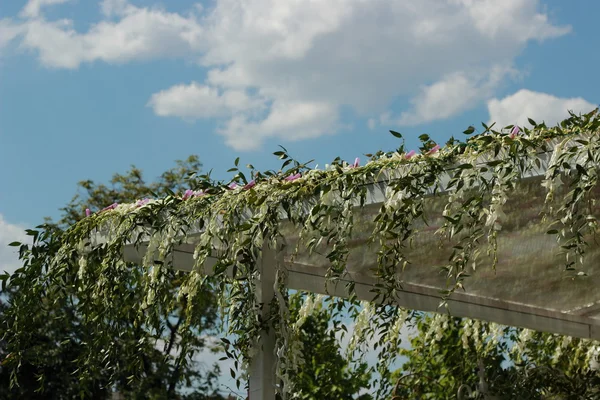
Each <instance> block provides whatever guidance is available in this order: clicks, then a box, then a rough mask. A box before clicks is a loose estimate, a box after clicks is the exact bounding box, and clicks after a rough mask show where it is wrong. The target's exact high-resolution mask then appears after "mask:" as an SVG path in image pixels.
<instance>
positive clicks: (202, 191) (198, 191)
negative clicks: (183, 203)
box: [193, 190, 206, 197]
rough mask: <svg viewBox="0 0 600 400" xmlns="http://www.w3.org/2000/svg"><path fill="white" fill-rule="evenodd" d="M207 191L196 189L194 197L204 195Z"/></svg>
mask: <svg viewBox="0 0 600 400" xmlns="http://www.w3.org/2000/svg"><path fill="white" fill-rule="evenodd" d="M205 194H206V193H204V190H196V191H194V193H193V196H194V197H200V196H204V195H205Z"/></svg>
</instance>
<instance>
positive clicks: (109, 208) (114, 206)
mask: <svg viewBox="0 0 600 400" xmlns="http://www.w3.org/2000/svg"><path fill="white" fill-rule="evenodd" d="M118 206H119V203H112V204H111V205H110V206H108V207H104V208H103V209H102V210H100V212H102V211H108V210H114V209H115V208H117V207H118Z"/></svg>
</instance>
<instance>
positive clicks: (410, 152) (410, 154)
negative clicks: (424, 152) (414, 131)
mask: <svg viewBox="0 0 600 400" xmlns="http://www.w3.org/2000/svg"><path fill="white" fill-rule="evenodd" d="M415 154H417V153H416V152H415V151H414V150H411V151H409V152H408V153H406V154H405V155H404V158H406V159H407V160H410V159H411V158H413V157H414V156H415Z"/></svg>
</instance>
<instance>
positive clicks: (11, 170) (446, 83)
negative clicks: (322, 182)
mask: <svg viewBox="0 0 600 400" xmlns="http://www.w3.org/2000/svg"><path fill="white" fill-rule="evenodd" d="M599 13H600V2H598V1H595V0H573V1H569V2H566V1H564V0H501V1H499V0H420V1H412V0H395V1H392V0H368V1H367V0H310V1H309V0H305V1H299V0H212V1H202V2H198V1H192V0H178V1H166V0H163V1H156V0H131V1H127V0H104V1H98V2H95V1H90V0H85V1H84V0H29V1H20V0H0V270H8V271H12V270H14V269H15V268H16V266H17V265H18V264H17V260H16V256H15V254H14V248H8V247H7V246H6V245H7V244H8V243H10V242H12V241H15V240H22V239H23V237H24V236H23V229H25V228H27V227H33V226H35V225H38V224H39V223H41V222H42V221H43V218H44V217H46V216H49V217H53V218H55V219H56V218H57V217H58V216H59V208H60V207H62V206H64V205H65V204H66V203H67V202H68V201H69V200H70V199H71V198H72V197H73V195H74V194H75V193H76V190H77V187H76V185H77V182H78V181H81V180H85V179H92V180H94V181H96V182H98V183H106V182H107V181H108V180H109V179H110V177H111V175H112V174H114V173H115V172H125V171H126V170H127V169H128V168H129V167H130V166H131V165H136V166H137V167H139V168H141V169H142V170H143V171H144V172H145V175H146V176H147V178H150V179H151V178H154V177H157V176H159V175H160V174H161V173H162V172H163V171H165V170H166V169H168V168H170V167H171V166H173V165H174V162H175V160H177V159H184V158H186V157H187V156H189V155H191V154H196V155H198V156H199V157H200V159H201V161H202V163H203V164H204V168H205V170H210V169H212V170H213V171H214V175H215V176H216V177H217V178H222V179H224V178H226V177H227V176H228V174H227V173H226V170H227V169H228V168H230V167H231V166H232V164H233V160H234V159H235V158H236V157H238V156H239V157H241V163H242V164H245V163H251V164H253V165H255V166H256V167H258V168H260V169H270V168H277V167H278V166H279V161H278V160H277V158H276V157H274V156H273V155H272V152H274V151H277V150H278V145H283V146H285V147H286V148H287V149H288V150H289V152H290V154H291V155H292V156H294V157H295V158H297V159H299V160H301V161H307V160H311V159H314V160H315V163H318V164H320V165H323V164H324V163H326V162H328V161H330V160H332V159H334V158H335V157H337V156H340V157H342V159H346V160H354V158H355V157H362V159H363V160H364V159H365V158H366V157H365V156H364V154H365V153H373V152H376V151H377V150H380V149H381V150H391V149H394V148H396V147H397V146H398V145H399V142H398V139H396V138H394V137H393V136H391V135H390V134H389V132H388V131H389V130H390V129H393V130H396V131H399V132H402V133H403V135H404V137H405V139H406V145H407V147H408V148H409V149H410V148H417V147H418V139H417V138H418V136H419V135H420V134H422V133H427V134H429V135H430V136H431V137H432V138H433V139H435V140H437V141H439V142H440V143H443V142H445V141H446V140H447V139H448V138H449V137H450V136H456V137H461V135H462V133H461V132H462V131H463V130H464V129H466V128H467V127H468V126H469V125H476V126H481V125H480V124H481V122H486V123H489V122H492V121H495V122H497V126H505V125H509V124H520V125H526V124H527V117H531V118H533V119H534V120H536V121H538V122H541V121H545V122H546V123H547V124H553V123H556V122H558V121H560V120H561V119H563V118H564V117H566V116H567V115H568V114H567V111H568V110H572V111H574V112H588V111H591V110H592V109H594V108H596V107H597V106H598V103H600V83H599V81H598V79H596V77H597V71H598V70H599V67H600V52H598V51H597V50H596V48H597V43H596V40H597V39H594V38H598V37H599V36H600V33H599V32H598V28H597V21H596V16H597V15H598V14H599Z"/></svg>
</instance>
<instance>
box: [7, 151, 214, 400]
mask: <svg viewBox="0 0 600 400" xmlns="http://www.w3.org/2000/svg"><path fill="white" fill-rule="evenodd" d="M200 167H201V164H200V163H199V161H198V159H197V157H195V156H192V157H189V158H188V159H187V160H185V161H178V162H177V166H176V167H175V168H173V169H171V170H169V171H167V172H165V173H164V174H163V175H162V176H161V177H160V179H159V180H157V181H156V182H154V183H150V184H147V183H146V182H145V181H144V179H143V176H142V173H141V171H140V170H139V169H137V168H135V167H132V168H131V170H130V171H129V172H128V173H126V174H115V175H114V176H113V178H112V180H111V184H112V185H111V186H110V187H108V186H105V185H102V184H100V185H98V184H95V183H94V182H92V181H83V182H80V183H79V186H80V187H81V188H82V189H84V190H85V194H84V195H83V196H82V195H77V196H75V197H74V198H73V200H72V201H71V202H70V203H69V204H68V205H67V206H66V207H65V208H63V209H62V218H61V220H60V221H59V223H58V224H53V223H49V224H47V225H45V226H43V227H38V230H30V231H28V233H29V235H30V236H32V238H33V239H34V241H35V245H34V246H31V247H30V246H26V245H23V246H21V248H20V251H21V258H22V260H23V261H24V263H25V265H24V268H21V269H20V270H18V271H17V272H16V274H15V276H14V277H13V279H12V280H11V282H10V284H9V286H8V288H7V290H6V291H4V292H3V293H4V296H5V299H6V300H5V301H4V302H3V303H2V310H0V312H1V314H0V315H1V318H2V324H3V326H5V327H11V326H12V327H18V326H19V325H18V324H19V321H18V314H17V313H16V312H15V310H16V309H17V308H18V307H26V308H27V309H28V314H29V317H28V319H27V325H26V328H25V327H24V328H23V329H26V331H25V333H26V334H25V335H22V336H21V337H20V340H19V341H18V342H17V341H12V340H8V341H6V340H5V341H4V342H3V346H2V350H1V351H2V353H3V355H2V356H0V359H1V360H5V358H6V356H9V355H10V357H8V358H7V359H6V360H5V361H4V362H3V367H2V370H1V372H0V377H1V379H2V383H1V384H2V388H3V389H2V390H0V392H2V393H7V394H8V393H10V396H11V398H32V399H33V398H49V397H50V398H56V399H59V398H64V399H72V398H76V397H78V396H79V395H80V393H86V397H89V398H98V399H102V398H107V396H109V393H110V392H111V391H112V390H111V389H112V388H113V387H114V388H115V389H116V390H117V391H119V392H120V393H122V394H123V395H126V396H127V398H138V397H140V396H141V398H153V399H160V398H173V397H174V396H175V394H176V393H178V392H180V390H181V389H182V388H185V387H188V389H187V390H186V391H185V392H187V393H188V394H187V395H188V396H190V395H191V394H192V392H193V393H197V394H198V395H199V396H210V395H213V394H215V395H216V387H215V384H216V379H217V377H218V375H219V370H218V368H217V369H214V367H212V368H213V369H212V370H211V369H210V368H208V369H207V368H205V367H204V368H202V366H201V365H197V363H196V362H194V361H192V360H191V357H192V355H193V354H194V353H197V352H198V351H200V350H202V349H203V348H204V347H205V346H206V343H205V342H204V340H203V339H202V337H203V335H205V334H206V332H210V331H211V330H212V329H213V328H214V327H215V322H216V317H217V315H216V304H215V301H214V296H213V295H212V294H211V293H210V292H207V291H205V292H202V293H201V295H200V296H198V298H197V304H198V308H199V310H200V313H201V315H202V316H201V317H200V318H197V319H195V321H194V323H193V325H192V326H193V329H194V331H195V332H196V333H197V334H198V335H197V336H195V338H190V339H189V340H188V342H186V343H185V345H186V346H187V348H188V351H187V353H179V354H180V355H179V356H176V355H173V354H176V350H177V349H178V347H179V346H180V345H181V343H180V342H179V331H180V329H181V328H180V327H181V326H182V324H183V323H184V321H185V320H186V318H187V316H186V314H185V307H184V306H185V300H184V299H182V301H181V302H180V304H178V305H176V306H175V307H174V308H173V309H172V310H169V311H165V312H162V314H161V326H160V328H159V329H158V330H150V329H148V327H146V326H144V325H143V324H142V323H140V321H139V319H138V318H137V317H136V316H135V315H133V314H131V313H130V312H129V310H130V309H132V308H133V306H132V304H136V303H139V302H141V301H142V298H141V295H142V294H141V293H140V292H139V291H138V290H136V286H137V282H138V281H139V279H140V274H142V273H143V272H142V270H141V269H140V268H136V267H134V266H127V270H126V273H123V274H121V275H119V277H118V279H115V280H114V281H113V282H112V284H113V285H114V288H115V289H116V290H118V291H119V293H120V299H119V302H118V304H115V306H118V307H120V309H121V310H122V313H120V314H119V315H118V316H116V317H115V318H112V319H109V318H106V319H101V320H99V321H94V323H92V321H90V320H89V319H88V316H87V315H86V314H85V313H84V312H83V311H84V310H83V309H82V308H80V307H79V293H77V291H76V290H73V289H74V288H73V287H71V286H70V285H62V286H54V287H53V286H52V284H53V282H51V281H50V282H47V284H45V285H44V286H43V287H39V288H38V290H36V291H34V292H30V291H28V290H27V286H28V285H27V282H28V281H30V280H31V281H38V280H43V279H44V278H45V277H46V276H47V269H48V268H51V264H52V262H51V260H50V256H51V255H52V254H54V253H55V252H56V251H57V250H58V248H59V247H60V246H61V244H62V240H63V238H64V234H65V233H64V229H65V228H68V226H70V225H72V224H74V223H77V221H78V220H80V219H81V218H82V216H84V215H85V209H86V208H87V207H99V206H100V205H103V204H106V203H107V202H108V203H113V202H115V201H117V202H128V201H135V200H136V199H139V198H140V197H144V196H148V195H153V194H159V195H164V194H165V193H167V192H169V191H171V190H180V188H181V187H182V185H184V184H185V183H184V182H187V178H188V175H190V174H193V173H197V172H198V171H199V170H200ZM167 274H168V277H169V282H170V283H171V286H170V287H169V288H168V289H167V290H168V291H170V292H175V291H176V290H177V287H178V285H179V282H180V279H181V274H180V273H176V272H173V271H169V272H168V273H167ZM55 290H56V291H58V292H55ZM104 330H108V331H109V332H111V333H112V334H111V336H110V337H103V338H102V337H99V336H98V335H97V332H98V331H104ZM100 339H103V340H104V342H102V341H101V340H100ZM89 343H94V344H95V346H99V347H102V348H104V347H111V348H112V350H113V351H112V352H110V353H107V352H105V351H104V349H102V350H100V353H99V355H100V356H102V357H103V363H102V367H100V368H93V369H92V368H87V370H86V371H82V370H81V369H80V368H79V366H78V363H80V362H83V360H85V358H86V356H87V355H86V353H87V348H88V344H89ZM15 354H18V355H19V358H20V360H19V361H20V363H21V365H19V366H18V369H17V370H13V372H15V374H14V375H12V378H11V376H10V374H9V371H10V370H11V368H10V367H12V366H14V364H13V361H12V360H13V359H16V356H15ZM87 354H89V353H87ZM82 378H83V379H82ZM11 379H12V381H13V383H18V386H13V388H12V389H9V384H10V380H11ZM190 390H191V392H190ZM34 391H35V392H34ZM0 397H1V395H0ZM207 398H208V397H207ZM214 398H217V397H214Z"/></svg>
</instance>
